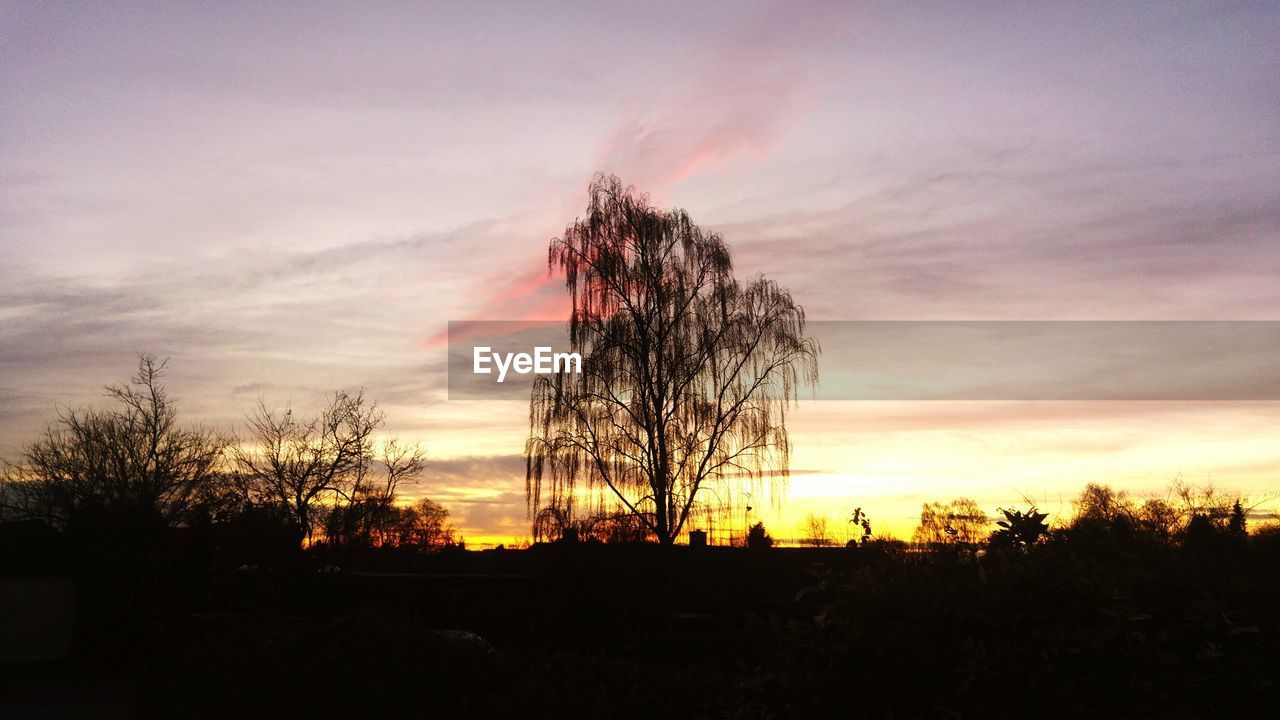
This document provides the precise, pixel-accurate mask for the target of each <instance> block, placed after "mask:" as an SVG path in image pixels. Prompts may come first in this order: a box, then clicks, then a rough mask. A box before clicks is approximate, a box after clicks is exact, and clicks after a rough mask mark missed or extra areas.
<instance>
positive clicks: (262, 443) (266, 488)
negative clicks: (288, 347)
mask: <svg viewBox="0 0 1280 720" xmlns="http://www.w3.org/2000/svg"><path fill="white" fill-rule="evenodd" d="M384 420H385V414H384V413H383V412H382V410H381V408H379V407H378V405H377V403H372V402H368V401H366V400H365V397H364V392H363V391H360V392H358V393H356V394H354V395H352V394H348V393H346V392H336V393H334V394H333V397H332V398H331V399H330V401H329V404H328V407H326V408H325V410H324V411H322V412H321V413H320V414H319V415H318V416H316V417H314V418H310V419H301V420H300V419H298V418H297V417H296V416H295V415H294V413H293V410H292V409H290V408H286V409H285V410H284V411H283V412H278V411H275V410H271V409H268V408H267V406H266V404H265V403H264V402H262V401H259V403H258V407H257V409H256V410H255V411H254V412H253V414H251V415H250V417H249V421H248V438H247V439H246V440H244V441H241V442H238V443H237V444H236V445H235V447H234V453H233V455H234V459H235V467H236V473H237V477H238V479H239V482H240V483H241V487H242V488H243V491H244V493H245V495H246V496H247V497H248V498H249V500H250V501H252V502H255V503H258V504H263V505H271V506H275V507H278V508H280V509H281V510H283V511H285V512H286V513H287V514H288V516H289V517H290V518H291V520H292V521H293V523H294V525H295V528H296V530H297V531H298V532H299V534H300V537H301V538H304V539H311V538H312V536H313V533H314V531H315V530H316V527H317V525H318V523H319V521H320V520H322V519H324V515H325V512H324V511H326V510H327V511H329V512H330V514H331V513H332V510H333V508H335V507H348V506H352V505H362V506H363V507H364V508H366V509H369V508H373V509H376V508H379V507H381V508H385V507H389V506H390V505H391V504H392V502H393V500H394V497H395V490H396V487H397V486H398V485H399V483H400V482H402V481H404V480H406V479H408V478H410V477H416V476H417V475H419V474H420V473H421V471H422V462H423V461H422V454H421V451H420V450H418V449H417V448H416V447H407V448H406V447H403V446H400V445H399V444H398V443H395V442H392V443H389V444H388V446H387V450H388V451H387V452H384V454H383V456H382V463H381V464H382V467H383V471H384V474H383V479H382V481H381V482H377V481H376V480H375V479H374V478H373V476H372V472H373V465H374V463H375V460H376V455H375V452H374V442H373V434H374V432H376V431H377V430H378V429H380V428H381V427H382V426H383V423H384ZM326 503H327V505H326Z"/></svg>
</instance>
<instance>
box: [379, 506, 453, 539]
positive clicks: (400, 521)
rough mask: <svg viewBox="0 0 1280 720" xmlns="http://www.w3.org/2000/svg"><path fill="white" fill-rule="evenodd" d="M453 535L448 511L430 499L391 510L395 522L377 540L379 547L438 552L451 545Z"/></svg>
mask: <svg viewBox="0 0 1280 720" xmlns="http://www.w3.org/2000/svg"><path fill="white" fill-rule="evenodd" d="M455 534H456V531H455V530H454V528H453V526H452V525H450V524H449V510H448V509H446V508H445V507H444V506H443V505H441V504H440V503H438V502H436V501H434V500H432V499H430V498H420V499H419V500H418V501H417V502H416V503H414V504H413V505H410V506H408V507H402V508H395V509H394V522H392V523H390V524H388V528H387V531H386V533H385V534H383V535H381V536H379V540H380V542H379V544H393V545H397V546H399V547H410V548H415V549H417V550H439V549H441V548H443V547H447V546H449V545H453V544H454V543H455Z"/></svg>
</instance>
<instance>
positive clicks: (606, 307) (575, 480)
mask: <svg viewBox="0 0 1280 720" xmlns="http://www.w3.org/2000/svg"><path fill="white" fill-rule="evenodd" d="M548 265H549V267H550V268H551V269H553V270H559V271H563V272H564V274H565V278H566V285H567V288H568V291H569V295H570V298H571V299H572V307H573V310H572V314H571V316H570V343H571V345H572V348H573V350H574V351H575V352H578V353H580V354H581V355H582V357H583V364H582V372H581V373H579V374H556V375H543V376H539V377H538V379H537V380H536V381H535V386H534V389H533V394H532V398H531V401H530V438H529V442H528V444H527V446H526V452H525V455H526V460H527V467H526V490H527V497H528V504H529V513H530V516H531V517H538V516H539V514H540V513H542V512H543V511H544V510H545V509H546V508H549V507H551V508H559V509H560V510H561V511H568V512H567V514H570V515H572V512H571V511H572V508H573V507H574V506H575V505H578V504H582V505H585V506H587V514H602V513H609V512H610V511H614V512H617V511H621V512H625V513H629V514H632V515H635V516H636V517H638V518H640V519H641V521H642V522H643V523H644V525H645V526H646V528H647V530H648V531H649V532H652V533H653V535H654V536H655V537H656V538H657V539H658V541H659V542H661V543H663V544H670V543H672V542H674V540H675V539H676V538H677V537H678V536H679V534H680V532H681V530H682V529H683V528H684V526H685V523H686V521H687V520H688V518H689V517H690V515H691V513H696V512H698V511H700V510H701V511H711V512H722V513H723V512H731V511H732V509H733V508H734V507H735V502H734V498H741V496H742V492H744V491H749V490H758V489H759V488H760V486H761V484H762V483H763V482H764V481H765V480H768V481H769V484H770V486H771V487H770V490H771V491H775V492H773V494H774V497H775V498H776V497H777V494H776V490H778V489H779V488H778V487H777V486H778V485H779V484H780V483H781V482H784V481H785V480H786V478H787V474H788V461H789V456H790V450H791V446H790V442H789V440H788V436H787V431H786V424H785V419H786V411H787V409H788V407H789V406H790V404H791V403H792V402H794V401H795V400H796V397H797V393H798V389H799V387H800V386H801V385H802V384H803V383H813V382H816V380H817V354H818V346H817V343H816V341H815V340H813V339H812V338H809V337H806V336H805V334H804V330H805V318H804V311H803V309H802V308H801V307H800V306H798V305H796V304H795V302H793V301H792V299H791V295H790V294H789V293H788V292H787V291H785V290H783V289H782V288H780V287H778V286H777V285H776V284H774V283H773V282H771V281H769V280H766V279H764V278H763V277H757V278H754V279H753V280H751V281H750V282H748V283H746V284H740V283H739V282H738V281H737V280H736V279H735V278H734V275H733V268H732V264H731V262H730V258H729V250H728V248H727V247H725V244H724V241H723V240H722V239H721V238H720V236H719V235H715V234H708V233H705V232H703V231H702V230H701V229H700V228H699V227H698V226H696V225H694V224H693V223H692V222H691V221H690V219H689V216H688V215H687V214H686V213H685V212H684V211H682V210H668V211H660V210H657V209H655V208H653V207H651V206H650V205H649V201H648V197H647V196H645V195H641V194H638V193H637V192H636V191H635V190H633V189H631V188H625V189H624V188H623V187H622V184H621V182H620V181H619V180H618V179H617V178H615V177H603V176H601V177H597V179H596V180H595V181H594V182H593V184H592V185H591V188H590V204H589V206H588V209H587V217H586V218H585V219H579V220H577V221H575V222H574V223H573V224H572V225H570V226H569V227H568V228H567V229H566V231H565V234H564V236H563V237H561V238H557V239H555V240H552V242H551V246H550V250H549V255H548ZM710 485H715V486H717V488H718V490H719V492H717V502H715V503H710V504H705V505H704V504H700V501H699V493H700V491H702V490H704V489H706V488H707V487H708V486H710ZM735 487H736V488H737V489H738V492H737V493H735V492H734V489H735ZM738 504H741V502H740V500H739V501H738Z"/></svg>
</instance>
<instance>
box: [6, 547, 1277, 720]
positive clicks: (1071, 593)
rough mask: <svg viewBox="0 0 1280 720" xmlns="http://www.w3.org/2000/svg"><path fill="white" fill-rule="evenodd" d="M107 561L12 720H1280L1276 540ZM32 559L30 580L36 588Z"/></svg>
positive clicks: (208, 554) (16, 675) (25, 673)
mask: <svg viewBox="0 0 1280 720" xmlns="http://www.w3.org/2000/svg"><path fill="white" fill-rule="evenodd" d="M99 545H100V547H99V550H100V551H101V553H103V554H100V555H99V556H97V557H94V558H86V557H83V554H82V553H78V554H77V556H76V557H75V559H74V561H73V562H71V563H70V565H69V567H70V570H69V572H71V573H72V574H73V575H74V576H75V577H76V583H77V608H78V609H77V615H76V625H75V640H74V643H73V646H72V656H71V658H70V659H69V660H64V661H58V662H52V663H43V664H32V663H9V664H6V665H3V666H0V669H2V672H0V717H6V718H7V717H40V718H46V717H48V718H52V717H166V718H171V717H228V716H235V717H303V716H306V717H313V718H314V717H321V718H325V717H359V718H370V717H396V718H408V717H446V716H450V717H451V716H464V717H525V718H536V717H570V718H571V717H649V718H667V717H708V718H808V717H819V716H824V717H869V718H906V717H1004V718H1008V717H1015V718H1017V717H1104V718H1112V717H1162V718H1168V717H1225V716H1229V715H1236V714H1240V713H1243V712H1246V711H1248V712H1250V714H1251V715H1255V716H1268V715H1272V714H1274V713H1275V712H1276V710H1277V707H1278V706H1280V699H1278V697H1277V686H1276V679H1277V675H1280V633H1278V630H1280V623H1278V621H1280V572H1278V571H1280V562H1278V561H1280V542H1276V537H1275V536H1267V537H1254V538H1249V539H1247V540H1239V539H1238V540H1230V541H1229V540H1228V539H1226V538H1221V539H1216V540H1212V541H1208V542H1205V543H1202V544H1201V545H1200V546H1197V547H1189V546H1180V545H1174V544H1155V543H1150V542H1145V541H1143V540H1142V539H1141V538H1130V537H1114V536H1112V535H1109V534H1107V533H1105V532H1102V533H1097V534H1095V535H1093V536H1085V535H1082V534H1077V535H1074V536H1070V535H1067V534H1065V533H1058V534H1055V535H1054V536H1053V537H1052V538H1050V540H1049V541H1048V542H1047V543H1043V544H1040V545H1037V546H1034V547H1031V548H1029V549H1027V550H1025V551H1023V550H1018V549H1006V550H996V549H992V550H991V551H989V552H985V553H984V557H982V558H981V559H977V558H976V557H975V551H976V548H969V549H951V548H947V549H942V550H939V551H937V552H909V551H906V550H905V549H904V548H902V547H900V546H896V545H892V544H870V545H867V546H863V547H859V548H852V549H846V548H839V549H836V548H831V549H799V548H772V549H768V550H746V549H731V548H703V549H697V548H687V547H677V548H672V549H670V551H669V552H664V551H663V549H661V548H659V547H656V546H648V545H641V546H634V545H633V546H619V545H557V546H537V547H534V548H532V549H530V550H500V551H483V552H470V551H461V550H454V551H446V552H441V553H436V554H432V555H417V554H412V553H407V552H399V551H385V552H381V551H362V552H348V553H344V554H333V553H330V554H327V555H322V554H321V553H312V554H310V555H291V554H289V553H287V552H283V553H281V554H279V555H278V556H275V557H272V558H267V559H270V560H272V562H269V563H268V562H262V563H261V564H248V565H246V564H240V565H234V564H233V563H232V562H221V561H220V560H219V556H220V553H221V552H222V551H221V550H220V549H218V547H216V543H215V544H214V545H213V546H205V547H203V548H200V547H193V546H199V545H200V543H194V544H193V543H190V542H187V541H185V540H180V541H175V540H174V539H173V538H169V541H167V542H154V539H153V541H151V542H147V543H135V544H134V546H135V547H137V548H146V549H145V550H140V551H137V552H135V553H133V554H132V555H130V554H129V553H124V554H120V553H118V552H116V551H108V550H107V549H105V548H106V547H107V546H109V545H111V543H100V544H99ZM10 547H13V546H12V545H11V546H10ZM157 548H165V549H164V550H163V551H161V550H157ZM138 552H141V553H142V554H138ZM13 554H14V553H10V556H9V564H8V567H9V568H10V569H9V570H8V574H10V575H13V576H18V575H21V574H23V573H25V574H27V575H31V574H34V573H36V572H38V571H41V570H40V568H38V567H36V566H35V564H33V563H30V562H28V563H26V566H25V567H20V564H19V563H15V562H13V560H12V556H13ZM24 557H25V555H24ZM259 559H262V558H259ZM334 566H340V567H341V568H342V570H341V571H333V570H334ZM41 572H42V571H41ZM1259 713H1261V715H1259Z"/></svg>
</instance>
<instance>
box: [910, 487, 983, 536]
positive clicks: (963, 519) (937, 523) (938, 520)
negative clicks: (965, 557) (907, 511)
mask: <svg viewBox="0 0 1280 720" xmlns="http://www.w3.org/2000/svg"><path fill="white" fill-rule="evenodd" d="M988 524H989V521H988V519H987V514H986V513H985V512H983V511H982V508H980V507H978V503H976V502H974V501H973V500H970V499H969V498H956V499H955V500H952V501H951V502H949V503H945V504H944V503H925V504H924V506H923V507H921V509H920V525H919V526H918V527H917V528H916V532H915V541H916V542H918V543H925V544H927V545H972V544H974V543H977V542H979V541H980V540H982V539H983V538H985V537H986V528H987V526H988Z"/></svg>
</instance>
